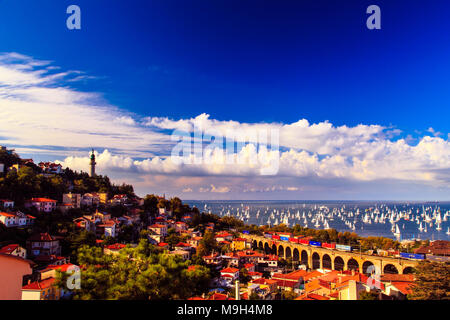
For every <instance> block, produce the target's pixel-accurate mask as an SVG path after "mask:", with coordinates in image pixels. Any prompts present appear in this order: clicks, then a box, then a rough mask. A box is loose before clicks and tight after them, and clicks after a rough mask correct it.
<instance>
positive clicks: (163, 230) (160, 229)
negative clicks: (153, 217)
mask: <svg viewBox="0 0 450 320" xmlns="http://www.w3.org/2000/svg"><path fill="white" fill-rule="evenodd" d="M148 230H150V231H152V232H154V233H155V234H157V235H160V236H163V237H165V236H167V226H166V225H163V224H152V225H151V226H148Z"/></svg>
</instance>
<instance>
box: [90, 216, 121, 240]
mask: <svg viewBox="0 0 450 320" xmlns="http://www.w3.org/2000/svg"><path fill="white" fill-rule="evenodd" d="M95 232H96V234H97V236H102V235H104V236H105V237H113V238H115V237H116V235H117V229H116V222H115V221H114V220H112V219H110V220H106V221H105V222H100V223H98V224H96V225H95Z"/></svg>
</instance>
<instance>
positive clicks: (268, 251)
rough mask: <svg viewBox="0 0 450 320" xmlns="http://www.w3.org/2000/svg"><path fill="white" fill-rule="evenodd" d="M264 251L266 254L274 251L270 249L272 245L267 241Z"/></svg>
mask: <svg viewBox="0 0 450 320" xmlns="http://www.w3.org/2000/svg"><path fill="white" fill-rule="evenodd" d="M264 252H265V253H266V254H270V253H271V252H272V250H271V249H270V246H269V244H268V243H267V242H266V243H264Z"/></svg>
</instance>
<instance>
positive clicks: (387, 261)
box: [242, 234, 418, 274]
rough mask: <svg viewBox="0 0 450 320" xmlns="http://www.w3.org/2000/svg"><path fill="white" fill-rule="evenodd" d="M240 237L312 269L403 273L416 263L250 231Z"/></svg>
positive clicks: (259, 247)
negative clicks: (288, 240) (316, 245)
mask: <svg viewBox="0 0 450 320" xmlns="http://www.w3.org/2000/svg"><path fill="white" fill-rule="evenodd" d="M242 237H243V238H246V239H249V240H251V242H252V247H253V249H261V250H264V251H265V252H266V253H271V254H276V255H278V256H280V257H283V258H285V259H287V258H291V259H292V260H293V261H298V262H300V263H301V264H304V265H306V266H307V267H308V268H311V269H319V268H320V269H331V270H344V271H345V270H355V271H358V272H360V273H365V274H367V273H373V272H377V273H399V274H404V273H412V272H413V271H414V267H415V266H416V265H417V264H418V262H417V261H414V260H408V259H401V258H394V257H383V256H376V255H369V254H364V253H361V252H345V251H339V250H335V249H328V248H323V247H314V246H309V245H305V244H301V243H299V244H297V243H291V242H286V241H279V240H273V239H268V238H265V237H261V236H256V235H250V234H243V235H242ZM371 266H372V267H371Z"/></svg>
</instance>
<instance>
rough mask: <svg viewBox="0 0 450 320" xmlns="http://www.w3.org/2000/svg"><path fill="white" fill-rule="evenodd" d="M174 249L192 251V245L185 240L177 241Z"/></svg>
mask: <svg viewBox="0 0 450 320" xmlns="http://www.w3.org/2000/svg"><path fill="white" fill-rule="evenodd" d="M174 248H175V250H185V251H189V252H192V247H191V245H190V244H188V243H185V242H178V243H177V244H176V245H174Z"/></svg>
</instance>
